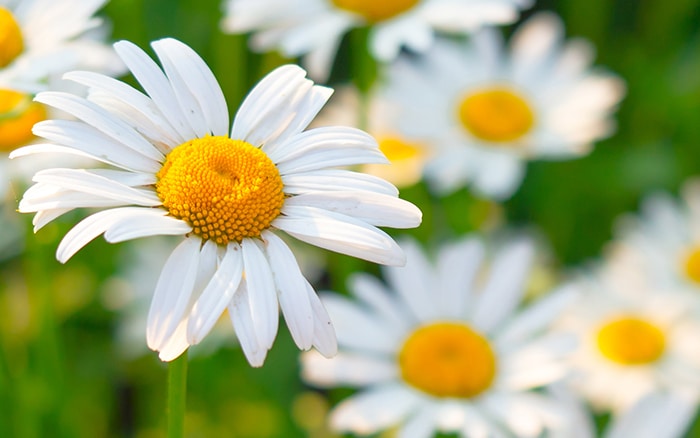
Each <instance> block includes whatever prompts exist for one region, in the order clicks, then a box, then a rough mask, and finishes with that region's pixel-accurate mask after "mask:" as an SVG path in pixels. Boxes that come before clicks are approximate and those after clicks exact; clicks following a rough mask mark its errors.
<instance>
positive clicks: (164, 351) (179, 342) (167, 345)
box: [158, 318, 190, 362]
mask: <svg viewBox="0 0 700 438" xmlns="http://www.w3.org/2000/svg"><path fill="white" fill-rule="evenodd" d="M189 347H190V343H189V342H188V341H187V318H185V319H183V320H182V321H181V322H180V324H178V326H177V328H176V329H175V332H174V333H173V334H172V335H171V336H170V338H168V339H167V340H166V341H165V342H164V343H163V345H162V346H161V347H160V349H159V350H158V358H159V359H160V360H162V361H163V362H170V361H171V360H175V359H177V358H178V357H180V355H182V353H184V352H185V350H187V349H188V348H189Z"/></svg>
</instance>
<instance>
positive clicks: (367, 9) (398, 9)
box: [331, 0, 420, 23]
mask: <svg viewBox="0 0 700 438" xmlns="http://www.w3.org/2000/svg"><path fill="white" fill-rule="evenodd" d="M419 1H420V0H331V2H332V3H333V4H334V5H335V6H336V7H337V8H339V9H345V10H346V11H350V12H354V13H355V14H358V15H362V16H363V17H364V18H365V19H366V20H367V21H368V22H370V23H377V22H379V21H384V20H387V19H389V18H392V17H394V16H396V15H399V14H401V13H403V12H406V11H408V10H409V9H411V8H412V7H414V6H415V5H416V4H417V3H418V2H419Z"/></svg>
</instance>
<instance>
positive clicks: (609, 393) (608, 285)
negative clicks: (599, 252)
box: [557, 253, 700, 414]
mask: <svg viewBox="0 0 700 438" xmlns="http://www.w3.org/2000/svg"><path fill="white" fill-rule="evenodd" d="M573 287H576V288H578V289H579V290H580V291H581V293H580V298H579V300H578V301H577V302H575V303H574V304H573V305H572V306H571V308H569V309H567V311H566V312H565V313H563V314H562V317H561V319H560V321H559V322H558V323H557V325H558V327H559V328H560V329H561V330H564V331H566V332H570V333H575V334H576V336H578V337H579V339H581V343H580V348H579V349H578V350H577V351H576V352H575V353H574V354H573V355H572V356H571V367H572V369H573V370H574V372H573V375H572V379H571V381H570V384H571V385H572V387H573V388H574V390H575V391H577V392H578V393H579V394H580V395H581V396H582V397H583V398H585V399H586V400H587V401H588V402H589V403H590V404H591V405H592V406H593V407H594V408H595V409H596V410H598V411H608V410H611V411H613V412H614V413H616V414H620V413H621V412H624V411H625V410H626V409H629V408H630V407H631V406H632V405H633V404H635V403H636V402H638V401H639V400H640V399H641V398H643V397H645V396H646V395H648V394H650V393H653V392H655V391H659V390H660V391H671V392H679V393H683V394H686V393H687V394H691V395H692V396H693V397H695V396H697V394H700V354H698V349H697V348H695V347H696V340H697V338H698V336H700V324H698V320H697V317H696V315H697V300H698V299H700V296H696V295H693V294H689V293H686V292H687V291H683V290H678V289H675V290H674V289H672V288H668V287H664V286H663V285H661V286H659V285H656V284H655V283H654V281H653V280H651V278H650V276H649V275H647V272H646V271H643V270H640V269H638V267H637V266H635V265H633V264H629V263H626V262H624V261H623V262H621V263H618V260H617V259H616V258H615V254H614V253H613V254H612V255H611V256H610V257H608V258H607V259H606V260H605V263H604V264H603V265H602V266H601V267H600V268H599V269H598V270H596V271H594V272H591V273H589V274H588V276H586V277H582V278H581V279H580V280H578V281H577V282H576V284H575V285H574V286H573Z"/></svg>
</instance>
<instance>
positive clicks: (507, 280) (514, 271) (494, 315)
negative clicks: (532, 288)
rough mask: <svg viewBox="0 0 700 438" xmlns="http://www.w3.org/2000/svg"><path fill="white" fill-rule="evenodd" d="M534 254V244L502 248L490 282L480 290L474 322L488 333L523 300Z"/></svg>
mask: <svg viewBox="0 0 700 438" xmlns="http://www.w3.org/2000/svg"><path fill="white" fill-rule="evenodd" d="M532 257H533V248H532V243H531V242H529V241H527V240H521V241H517V242H515V243H512V244H510V245H509V246H508V247H507V248H504V249H502V250H501V252H500V253H499V254H498V256H497V257H496V259H495V260H494V261H493V264H492V266H491V270H490V274H489V278H488V281H487V282H486V285H485V286H484V288H483V289H482V290H481V291H480V292H479V294H478V296H477V298H476V303H475V305H474V308H473V314H472V319H471V320H472V323H473V324H474V326H475V327H477V328H478V329H479V330H482V331H484V332H489V331H490V330H492V329H494V328H496V327H497V326H498V325H499V324H501V322H502V321H503V320H504V319H505V318H507V317H508V316H509V315H510V314H511V313H512V312H513V310H514V309H515V308H516V307H517V305H518V304H519V303H520V299H521V297H522V294H523V292H524V290H525V279H526V278H527V275H528V274H529V272H530V264H531V262H532Z"/></svg>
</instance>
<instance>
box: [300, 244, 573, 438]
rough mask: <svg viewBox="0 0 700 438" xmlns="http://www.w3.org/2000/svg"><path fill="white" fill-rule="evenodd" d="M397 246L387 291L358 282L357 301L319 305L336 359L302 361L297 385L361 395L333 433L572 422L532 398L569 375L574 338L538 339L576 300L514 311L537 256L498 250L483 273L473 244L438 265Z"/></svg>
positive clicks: (521, 248)
mask: <svg viewBox="0 0 700 438" xmlns="http://www.w3.org/2000/svg"><path fill="white" fill-rule="evenodd" d="M402 246H403V248H404V250H405V251H406V255H407V260H408V261H407V264H406V267H405V268H403V269H399V268H388V269H385V271H384V273H385V276H386V278H387V280H388V282H389V286H390V288H391V289H392V290H393V291H389V290H388V289H387V288H386V287H385V286H384V285H383V284H382V283H380V282H379V281H377V280H376V279H375V278H373V277H370V276H368V275H364V274H359V275H357V276H356V277H354V278H353V281H352V283H351V285H350V286H351V290H352V292H353V294H354V297H355V298H356V299H357V300H358V301H357V302H355V301H352V300H350V299H348V298H345V297H342V296H340V295H336V294H327V295H324V296H323V302H324V304H325V305H326V307H327V309H328V311H329V313H330V314H331V316H332V319H333V321H334V323H335V324H336V330H337V336H338V343H339V345H340V350H341V351H340V352H339V353H338V355H337V356H336V357H334V358H333V359H331V360H327V359H325V358H323V357H321V356H320V355H318V354H315V353H311V352H310V353H306V354H304V355H303V356H302V365H303V377H304V378H305V380H307V381H308V382H310V383H313V384H315V385H319V386H323V387H333V386H356V387H364V388H365V389H364V390H362V391H361V392H359V393H358V394H356V395H354V396H352V397H350V398H349V399H347V400H345V401H343V402H342V403H341V404H340V405H338V406H337V407H336V408H335V410H334V412H333V413H332V415H331V424H332V426H333V427H334V428H335V429H337V430H339V431H352V432H355V433H360V434H367V433H372V432H376V431H378V430H381V429H385V428H389V427H393V426H399V425H400V432H399V436H400V437H426V436H432V434H433V433H434V432H435V431H442V432H457V433H459V434H460V435H461V436H466V437H487V436H494V437H501V436H511V434H514V435H516V436H522V437H531V436H532V437H535V436H540V434H541V433H543V431H544V430H546V429H549V430H552V429H556V428H558V427H563V425H564V424H565V423H566V422H567V421H568V420H567V416H568V413H567V412H566V411H565V410H561V409H559V408H558V406H557V404H556V403H555V402H554V400H553V399H552V398H551V397H548V396H547V395H545V394H543V393H539V392H535V391H531V390H532V389H533V388H536V387H540V386H543V385H547V384H550V383H552V382H554V381H556V380H558V379H560V378H562V377H563V376H564V374H565V372H566V367H565V366H564V360H563V358H564V356H565V355H566V354H567V352H568V351H570V350H571V348H573V347H574V345H572V341H573V338H571V337H569V336H562V335H553V336H552V335H549V334H547V333H545V329H546V327H547V326H548V324H549V323H550V322H551V321H552V319H554V318H555V317H556V315H557V314H558V313H559V312H560V311H561V310H562V308H564V307H565V306H566V305H567V303H568V302H569V301H570V299H571V298H572V293H573V292H572V290H570V289H562V290H559V291H556V292H554V293H552V294H551V295H549V296H548V297H546V298H544V299H542V300H541V301H539V302H537V303H536V304H534V305H532V306H530V307H529V308H527V309H524V310H522V311H518V310H516V309H517V308H518V306H519V304H520V302H521V299H522V296H523V291H524V282H525V280H526V277H527V276H528V272H529V265H530V262H531V258H532V246H531V245H530V243H529V242H527V241H516V242H514V243H512V244H510V245H508V246H506V247H505V248H504V249H502V250H501V251H499V252H498V253H497V255H496V256H495V257H494V259H493V262H492V263H491V265H490V269H489V271H488V272H486V271H485V270H484V267H483V266H482V259H483V258H484V251H485V250H484V246H483V245H482V244H481V242H479V241H478V240H476V239H474V238H467V239H462V240H460V241H458V242H456V243H453V244H450V245H447V246H444V247H443V248H441V250H440V252H439V254H438V257H437V264H436V266H434V267H433V266H431V263H430V262H429V261H428V260H427V259H426V256H425V255H424V254H423V253H422V252H421V250H420V249H419V248H418V247H417V246H416V244H415V243H411V242H406V244H405V245H402ZM486 274H488V275H486Z"/></svg>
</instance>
